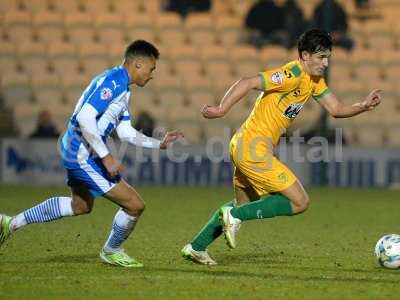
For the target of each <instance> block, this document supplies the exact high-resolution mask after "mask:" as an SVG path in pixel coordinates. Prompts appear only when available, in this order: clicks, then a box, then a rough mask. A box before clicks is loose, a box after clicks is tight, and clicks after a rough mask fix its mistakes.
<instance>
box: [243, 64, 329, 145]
mask: <svg viewBox="0 0 400 300" xmlns="http://www.w3.org/2000/svg"><path fill="white" fill-rule="evenodd" d="M259 75H260V77H261V80H262V82H263V90H264V92H262V93H261V94H260V96H259V97H258V98H257V101H256V103H255V105H254V108H253V110H252V112H251V114H250V115H249V117H248V118H247V120H246V121H245V123H244V124H243V125H242V128H241V130H240V131H241V133H242V134H243V135H245V136H246V137H247V138H249V139H250V140H251V139H252V138H259V137H269V138H271V142H272V145H273V146H276V145H277V143H278V142H279V138H280V136H281V135H282V134H283V133H284V132H285V131H286V129H287V128H288V127H289V126H290V124H291V123H292V122H293V120H294V119H295V118H296V117H297V115H298V114H299V113H300V111H301V109H302V108H303V106H304V104H306V102H307V101H308V99H310V98H311V97H313V98H314V99H316V100H317V101H318V99H319V98H321V97H322V96H324V95H326V94H328V93H330V90H329V88H328V87H327V85H326V83H325V80H324V78H322V77H314V76H310V75H308V74H307V73H306V72H304V70H303V69H302V66H301V64H300V62H299V61H298V60H295V61H292V62H289V63H288V64H286V65H284V66H282V67H280V68H276V69H272V70H268V71H265V72H261V73H260V74H259Z"/></svg>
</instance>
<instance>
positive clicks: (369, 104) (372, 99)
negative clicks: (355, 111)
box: [360, 90, 382, 110]
mask: <svg viewBox="0 0 400 300" xmlns="http://www.w3.org/2000/svg"><path fill="white" fill-rule="evenodd" d="M380 92H381V90H373V91H372V92H371V93H370V94H369V95H368V96H367V97H365V99H364V100H363V101H362V102H361V103H360V105H361V107H362V108H364V109H365V110H373V109H374V108H375V107H377V106H378V105H379V104H380V103H381V100H382V96H381V94H380Z"/></svg>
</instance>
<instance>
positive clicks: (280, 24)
mask: <svg viewBox="0 0 400 300" xmlns="http://www.w3.org/2000/svg"><path fill="white" fill-rule="evenodd" d="M245 25H246V28H247V29H249V36H248V42H249V43H251V44H253V45H254V46H256V47H258V48H261V47H262V46H264V45H267V44H280V45H282V44H285V41H286V38H285V30H284V26H285V21H284V10H283V8H282V7H279V6H278V5H276V3H275V2H274V1H273V0H259V1H257V2H256V3H255V4H254V5H253V6H252V7H251V8H250V10H249V12H248V14H247V16H246V19H245Z"/></svg>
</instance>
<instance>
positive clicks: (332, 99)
mask: <svg viewBox="0 0 400 300" xmlns="http://www.w3.org/2000/svg"><path fill="white" fill-rule="evenodd" d="M331 49H332V40H331V37H330V36H329V35H328V34H327V33H325V32H323V31H320V30H318V29H312V30H309V31H307V32H305V33H304V34H303V35H302V36H301V37H300V39H299V41H298V53H299V59H298V60H295V61H292V62H289V63H288V64H286V65H284V66H282V67H280V68H276V69H272V70H268V71H265V72H262V73H260V74H258V75H257V76H254V77H249V78H242V79H240V80H239V81H237V82H236V83H235V84H233V86H232V87H231V88H230V89H229V90H228V92H227V93H226V94H225V96H224V97H223V99H222V100H221V102H220V104H219V105H218V106H210V105H205V106H204V108H203V110H202V114H203V116H204V117H205V118H208V119H214V118H221V117H223V116H225V115H226V114H227V113H228V112H229V110H230V109H231V108H232V106H233V105H234V104H235V103H237V102H238V101H240V100H241V99H242V98H244V97H245V96H246V95H247V94H248V93H249V92H250V90H253V89H255V90H260V91H262V93H261V95H260V96H259V97H258V99H257V101H256V103H255V105H254V108H253V110H252V112H251V114H250V115H249V117H248V118H247V120H246V121H245V122H244V124H243V125H242V126H241V128H240V129H239V130H238V131H237V132H236V133H235V135H234V136H233V137H232V140H231V142H230V156H231V160H232V162H233V164H234V167H235V171H234V177H233V185H234V190H235V199H234V201H232V202H229V203H227V204H225V205H224V206H222V207H221V208H220V209H219V210H218V211H216V212H215V213H214V215H213V216H212V217H211V219H210V220H209V222H208V223H207V224H206V225H205V226H204V227H203V228H202V230H201V231H200V232H199V233H198V234H197V236H196V237H195V238H194V239H193V241H192V242H191V243H190V244H187V245H186V246H185V247H184V248H183V249H182V255H183V256H184V257H185V258H187V259H190V260H192V261H195V262H198V263H201V264H208V265H213V264H216V262H215V261H214V260H213V259H212V258H211V257H210V256H209V255H208V252H207V246H208V245H209V244H211V243H212V242H213V241H214V240H215V239H216V238H217V237H218V236H219V235H220V234H221V233H222V232H223V233H224V235H225V238H226V241H227V244H228V246H229V247H231V248H235V247H236V238H235V235H236V233H237V231H238V230H239V227H240V224H241V222H243V221H246V220H253V219H264V218H272V217H275V216H293V215H296V214H300V213H302V212H304V211H305V210H306V209H307V208H308V205H309V201H310V200H309V196H308V194H307V192H306V191H305V190H304V188H303V186H302V184H301V182H300V181H299V180H298V179H297V178H296V176H295V175H294V174H293V172H292V171H290V170H289V168H288V167H286V166H285V165H284V164H283V163H282V162H280V161H279V160H278V159H277V158H276V157H275V156H274V155H273V148H274V147H275V146H276V145H277V144H278V142H279V138H280V136H281V134H282V133H284V132H285V131H286V129H287V128H288V127H289V126H290V124H291V123H292V121H293V120H294V119H295V118H296V116H297V115H298V114H299V112H300V111H301V109H302V108H303V106H304V105H305V104H306V102H307V101H308V100H309V99H310V98H311V97H312V98H314V99H315V100H316V101H318V102H319V104H320V105H321V106H322V107H323V108H324V109H326V110H327V111H328V113H329V114H330V115H331V116H333V117H335V118H349V117H353V116H356V115H358V114H360V113H363V112H367V111H370V110H373V109H374V108H375V107H376V106H377V105H378V104H379V103H380V101H381V96H380V94H379V90H374V91H372V92H371V93H370V94H369V95H368V96H366V97H365V98H364V99H362V100H361V101H360V102H357V103H354V104H353V105H346V104H343V103H342V102H340V100H339V99H338V98H337V97H336V96H335V95H334V94H333V93H332V92H331V90H330V89H329V88H328V86H327V85H326V83H325V80H324V78H323V74H324V71H325V69H326V68H327V67H328V59H329V57H330V55H331Z"/></svg>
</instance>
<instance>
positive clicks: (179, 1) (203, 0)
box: [165, 0, 211, 18]
mask: <svg viewBox="0 0 400 300" xmlns="http://www.w3.org/2000/svg"><path fill="white" fill-rule="evenodd" d="M210 8H211V0H168V1H167V4H166V6H165V10H168V11H174V12H177V13H178V14H180V15H181V16H182V18H185V17H186V16H187V15H188V14H189V13H191V12H205V11H209V10H210Z"/></svg>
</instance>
